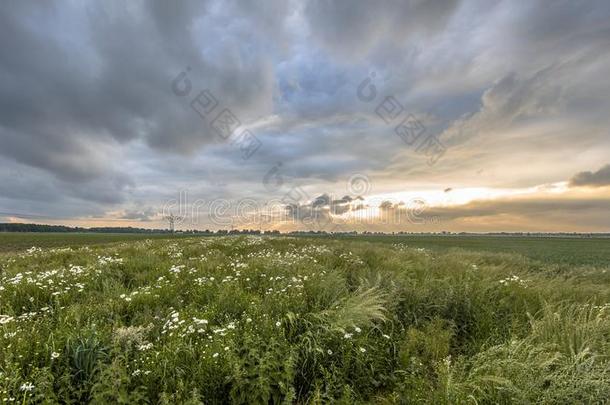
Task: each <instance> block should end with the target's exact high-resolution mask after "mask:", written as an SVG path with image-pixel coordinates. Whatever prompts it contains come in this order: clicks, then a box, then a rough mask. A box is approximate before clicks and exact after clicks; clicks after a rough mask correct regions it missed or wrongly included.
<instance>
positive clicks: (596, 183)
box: [570, 165, 610, 187]
mask: <svg viewBox="0 0 610 405" xmlns="http://www.w3.org/2000/svg"><path fill="white" fill-rule="evenodd" d="M570 185H571V186H589V187H604V186H610V165H605V166H604V167H602V168H601V169H599V170H598V171H596V172H580V173H577V174H576V175H574V177H572V178H571V179H570Z"/></svg>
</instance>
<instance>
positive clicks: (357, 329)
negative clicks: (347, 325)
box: [354, 326, 362, 333]
mask: <svg viewBox="0 0 610 405" xmlns="http://www.w3.org/2000/svg"><path fill="white" fill-rule="evenodd" d="M354 330H355V331H356V333H360V332H362V329H360V328H359V327H357V326H356V327H355V328H354Z"/></svg>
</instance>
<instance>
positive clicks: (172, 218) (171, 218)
mask: <svg viewBox="0 0 610 405" xmlns="http://www.w3.org/2000/svg"><path fill="white" fill-rule="evenodd" d="M165 219H167V220H168V221H169V231H170V232H171V233H174V222H175V221H176V217H175V216H174V214H169V215H168V216H166V217H165Z"/></svg>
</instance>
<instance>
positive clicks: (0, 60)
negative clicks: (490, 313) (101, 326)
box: [0, 0, 610, 232]
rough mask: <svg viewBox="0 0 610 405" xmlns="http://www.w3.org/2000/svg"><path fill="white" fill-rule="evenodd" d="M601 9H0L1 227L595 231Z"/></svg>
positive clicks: (601, 190)
mask: <svg viewBox="0 0 610 405" xmlns="http://www.w3.org/2000/svg"><path fill="white" fill-rule="evenodd" d="M609 78H610V2H608V1H606V0H600V1H595V0H592V1H561V0H553V1H551V0H546V1H545V0H540V1H532V2H525V1H523V2H516V1H497V0H462V1H460V0H439V1H434V2H429V1H423V0H401V1H398V0H387V1H365V0H351V1H348V0H337V1H325V0H309V1H307V0H305V1H290V0H288V1H287V0H270V1H257V2H249V1H238V0H225V1H220V0H204V1H180V2H166V1H160V0H159V1H130V2H119V1H116V2H115V1H104V2H92V1H86V0H85V1H71V0H67V1H61V2H59V1H57V2H55V1H45V2H34V1H32V2H30V1H19V2H18V1H14V2H13V1H11V2H8V3H7V4H5V5H4V6H3V7H2V10H1V11H0V169H1V170H0V222H28V223H32V222H34V223H46V224H67V225H75V226H87V227H91V226H136V227H143V228H166V227H168V217H169V216H170V215H171V216H173V217H174V221H175V224H176V228H178V229H229V228H252V229H279V230H282V231H288V230H326V231H348V230H357V231H364V230H368V231H385V232H394V231H406V232H437V231H455V232H458V231H465V232H497V231H507V232H516V231H525V232H610V97H608V96H609V95H610V80H609Z"/></svg>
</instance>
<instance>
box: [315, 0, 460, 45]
mask: <svg viewBox="0 0 610 405" xmlns="http://www.w3.org/2000/svg"><path fill="white" fill-rule="evenodd" d="M458 5H459V1H458V0H443V1H418V0H408V1H401V0H384V1H367V0H357V1H350V0H339V1H330V0H312V1H309V2H308V3H307V6H306V8H305V15H306V17H307V20H308V22H309V25H310V29H311V32H312V34H313V36H314V37H315V38H317V39H318V40H319V41H320V42H321V43H322V44H323V45H324V46H326V47H328V48H329V49H330V50H331V51H332V52H333V53H337V54H339V55H343V56H353V55H356V56H358V55H366V53H367V52H368V51H369V50H371V48H373V47H376V46H381V47H388V46H392V45H394V44H396V43H398V44H400V43H401V42H403V41H405V40H406V39H407V38H408V37H409V35H421V34H424V35H425V34H429V33H433V32H435V31H438V30H440V29H441V28H443V27H444V26H445V24H446V23H447V21H448V19H449V18H450V17H451V15H452V14H453V12H454V11H455V9H456V8H457V6H458Z"/></svg>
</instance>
